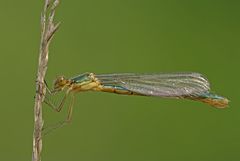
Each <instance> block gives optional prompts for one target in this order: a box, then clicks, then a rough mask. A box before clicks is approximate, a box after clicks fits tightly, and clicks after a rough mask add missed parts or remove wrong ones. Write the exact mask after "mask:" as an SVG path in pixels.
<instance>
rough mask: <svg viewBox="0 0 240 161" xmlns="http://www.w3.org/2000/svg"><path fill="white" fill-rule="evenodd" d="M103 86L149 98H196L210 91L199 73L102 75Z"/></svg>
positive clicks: (206, 81)
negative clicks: (118, 88)
mask: <svg viewBox="0 0 240 161" xmlns="http://www.w3.org/2000/svg"><path fill="white" fill-rule="evenodd" d="M96 77H97V78H98V80H99V81H100V82H101V83H102V84H103V85H108V86H115V87H116V86H117V87H121V88H123V89H126V90H129V91H132V92H135V93H138V94H141V95H147V96H159V97H178V98H181V97H196V96H199V95H201V94H203V93H205V92H207V91H209V89H210V87H209V86H210V85H209V82H208V80H207V79H206V78H205V77H203V76H202V75H201V74H199V73H160V74H134V73H123V74H100V75H96Z"/></svg>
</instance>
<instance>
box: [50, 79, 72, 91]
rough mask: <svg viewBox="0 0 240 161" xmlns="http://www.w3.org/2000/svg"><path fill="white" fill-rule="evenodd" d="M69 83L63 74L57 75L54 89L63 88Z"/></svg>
mask: <svg viewBox="0 0 240 161" xmlns="http://www.w3.org/2000/svg"><path fill="white" fill-rule="evenodd" d="M69 84H70V81H69V80H68V79H66V78H64V76H59V77H57V79H56V80H55V81H54V90H63V88H64V87H66V86H67V85H69Z"/></svg>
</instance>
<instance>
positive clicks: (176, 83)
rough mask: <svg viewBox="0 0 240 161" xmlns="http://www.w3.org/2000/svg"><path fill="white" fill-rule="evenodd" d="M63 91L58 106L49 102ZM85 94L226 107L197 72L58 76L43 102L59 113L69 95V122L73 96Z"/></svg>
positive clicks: (221, 98) (222, 99)
mask: <svg viewBox="0 0 240 161" xmlns="http://www.w3.org/2000/svg"><path fill="white" fill-rule="evenodd" d="M61 91H65V94H64V96H63V98H62V99H61V101H60V103H59V104H58V105H55V104H54V103H52V101H51V99H50V95H54V94H56V93H58V92H61ZM84 91H101V92H110V93H116V94H123V95H140V96H156V97H164V98H178V99H190V100H194V101H200V102H204V103H207V104H209V105H211V106H214V107H216V108H225V107H227V105H228V99H227V98H224V97H222V96H219V95H216V94H214V93H212V92H210V85H209V82H208V80H207V79H206V78H205V77H204V76H202V75H201V74H199V73H161V74H135V73H122V74H93V73H84V74H81V75H78V76H76V77H73V78H70V79H66V78H64V77H63V76H60V77H58V78H57V79H56V80H55V82H54V88H53V90H49V89H48V90H47V94H46V97H45V102H46V103H47V104H48V105H50V106H51V107H52V108H54V109H55V110H56V111H60V110H61V109H62V107H63V105H64V103H65V100H66V98H67V97H68V96H70V97H71V102H70V105H69V107H68V111H69V112H68V117H67V119H66V121H70V119H71V114H72V106H73V101H74V94H75V93H78V92H84Z"/></svg>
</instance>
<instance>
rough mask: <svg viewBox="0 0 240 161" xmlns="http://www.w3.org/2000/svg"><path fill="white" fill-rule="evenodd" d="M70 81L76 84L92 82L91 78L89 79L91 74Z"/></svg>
mask: <svg viewBox="0 0 240 161" xmlns="http://www.w3.org/2000/svg"><path fill="white" fill-rule="evenodd" d="M70 79H71V80H72V81H73V82H75V83H83V82H88V81H91V78H90V77H89V73H84V74H81V75H78V76H76V77H73V78H70Z"/></svg>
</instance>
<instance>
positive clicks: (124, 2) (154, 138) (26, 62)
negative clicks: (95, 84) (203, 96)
mask: <svg viewBox="0 0 240 161" xmlns="http://www.w3.org/2000/svg"><path fill="white" fill-rule="evenodd" d="M42 5H43V0H42V1H40V0H38V1H30V0H27V1H1V2H0V19H1V27H0V28H1V30H0V35H1V37H0V42H1V60H0V61H1V63H0V67H1V68H0V69H1V93H0V96H1V117H0V122H1V134H0V135H1V137H0V138H1V145H0V152H1V153H0V160H12V161H13V160H18V161H20V160H31V153H32V132H33V105H34V99H33V97H34V93H35V84H34V83H35V77H36V69H37V61H38V49H39V38H40V32H39V31H40V23H39V19H40V12H41V9H42ZM239 6H240V1H226V0H220V1H207V0H203V1H190V0H188V1H178V0H171V1H167V0H165V1H162V0H148V1H147V0H145V1H143V0H138V1H136V0H135V1H133V0H101V1H99V0H72V1H64V0H62V1H61V5H60V7H59V8H58V10H57V15H56V16H57V17H56V18H57V20H59V21H61V22H62V25H61V27H60V30H59V31H58V33H57V34H56V35H55V37H54V40H53V43H52V45H51V47H50V59H49V68H48V72H47V81H48V82H50V83H51V82H52V81H53V80H54V78H55V77H56V76H57V75H65V76H66V77H72V76H75V75H78V74H80V73H83V72H95V73H117V72H138V73H146V72H176V71H196V72H200V73H203V74H204V75H206V76H207V77H208V79H209V80H210V82H211V85H212V89H213V91H215V92H217V93H219V94H221V95H224V96H227V97H228V98H229V99H230V100H231V102H230V107H229V108H227V109H223V110H218V109H214V108H212V107H210V106H208V105H206V104H202V103H198V102H193V101H187V100H186V101H185V100H170V99H158V98H147V97H130V96H119V95H114V94H108V93H93V92H87V93H82V94H78V96H77V100H76V103H75V105H74V113H73V120H72V123H71V124H70V125H68V126H65V127H63V128H61V129H58V130H56V131H54V132H52V133H50V134H49V135H47V136H46V137H44V138H43V154H42V160H43V161H54V160H58V161H65V160H71V161H79V160H81V161H160V160H162V161H203V160H204V161H239V160H240V153H239V149H240V128H239V122H240V108H239V102H240V101H239V97H240V94H239V91H240V89H239V82H240V76H239V72H238V70H239V69H240V68H239V67H240V65H239V60H240V59H239V58H240V44H239V38H240V19H239V18H240V10H239ZM43 108H44V120H45V124H46V125H49V124H51V123H54V122H57V121H59V120H63V119H64V117H65V116H66V109H65V110H64V111H63V112H62V113H55V112H53V111H52V110H51V109H50V108H49V107H48V106H46V105H44V107H43Z"/></svg>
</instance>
